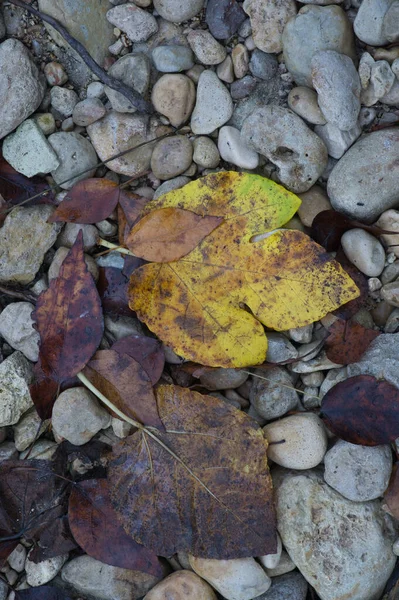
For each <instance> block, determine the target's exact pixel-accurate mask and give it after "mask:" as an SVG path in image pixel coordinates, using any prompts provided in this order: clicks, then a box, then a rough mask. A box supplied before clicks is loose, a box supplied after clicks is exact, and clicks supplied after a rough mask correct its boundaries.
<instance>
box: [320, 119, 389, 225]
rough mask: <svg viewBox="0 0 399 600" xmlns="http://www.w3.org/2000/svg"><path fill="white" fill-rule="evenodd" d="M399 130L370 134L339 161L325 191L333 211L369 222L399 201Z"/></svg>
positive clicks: (385, 130) (386, 130)
mask: <svg viewBox="0 0 399 600" xmlns="http://www.w3.org/2000/svg"><path fill="white" fill-rule="evenodd" d="M398 153H399V130H398V129H397V128H388V129H384V130H382V131H374V132H373V133H369V134H368V135H365V136H364V137H363V138H361V139H360V140H359V141H357V142H356V143H355V144H354V145H353V146H352V147H351V148H350V149H349V150H348V151H347V152H346V154H344V156H343V157H342V158H341V160H339V161H338V163H337V164H336V165H335V167H334V169H333V170H332V172H331V174H330V177H329V179H328V186H327V191H328V195H329V197H330V200H331V204H332V206H333V208H334V209H335V210H337V211H338V212H342V213H344V214H346V215H348V216H350V217H351V218H352V219H359V220H360V221H366V222H371V221H375V220H376V219H378V217H379V216H380V214H381V213H382V212H384V211H385V210H387V209H388V208H393V207H395V206H396V205H397V204H398V201H399V162H398Z"/></svg>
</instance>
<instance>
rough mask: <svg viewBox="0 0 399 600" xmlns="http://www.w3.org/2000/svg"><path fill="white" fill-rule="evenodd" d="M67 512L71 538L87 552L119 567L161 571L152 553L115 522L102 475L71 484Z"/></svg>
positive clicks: (162, 571)
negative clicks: (77, 483) (74, 484)
mask: <svg viewBox="0 0 399 600" xmlns="http://www.w3.org/2000/svg"><path fill="white" fill-rule="evenodd" d="M68 515H69V525H70V527H71V530H72V533H73V536H74V538H75V540H76V541H77V543H78V544H79V546H80V547H81V548H82V549H83V550H84V551H85V552H87V554H88V555H89V556H92V557H93V558H95V559H97V560H100V561H101V562H103V563H106V564H107V565H113V566H114V567H120V568H121V569H132V570H133V571H141V572H144V573H149V574H151V575H155V576H158V577H159V576H162V575H163V573H164V569H163V567H162V565H161V563H160V561H159V559H158V557H157V556H156V554H154V553H153V552H151V550H147V548H144V546H141V545H140V544H137V542H135V541H134V539H133V538H132V537H130V536H129V535H127V534H126V532H125V531H124V529H123V527H122V525H121V524H120V523H119V521H118V518H117V515H116V512H115V510H114V508H113V506H112V504H111V499H110V494H109V485H108V481H107V480H106V479H89V480H87V481H82V482H81V483H80V484H79V485H77V486H75V487H74V489H73V490H72V493H71V496H70V498H69V509H68Z"/></svg>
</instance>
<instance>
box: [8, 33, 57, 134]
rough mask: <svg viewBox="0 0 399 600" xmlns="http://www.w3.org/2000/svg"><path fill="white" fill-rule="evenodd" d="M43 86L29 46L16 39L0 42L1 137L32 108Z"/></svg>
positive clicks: (35, 104) (44, 86)
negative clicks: (26, 46)
mask: <svg viewBox="0 0 399 600" xmlns="http://www.w3.org/2000/svg"><path fill="white" fill-rule="evenodd" d="M45 90H46V84H45V79H44V76H43V75H41V74H40V73H39V71H38V69H37V67H36V65H35V63H34V62H33V58H32V55H31V54H30V52H29V50H28V49H27V48H25V46H24V45H23V44H22V43H21V42H20V41H18V40H15V39H9V40H6V41H5V42H3V43H2V44H0V106H1V118H0V139H1V138H3V137H4V136H6V135H7V134H8V133H10V132H11V131H13V130H14V129H15V128H16V127H18V125H20V124H21V123H22V121H24V120H25V119H26V118H27V117H29V116H30V115H31V114H32V113H33V112H35V110H36V109H37V108H38V106H39V105H40V103H41V101H42V100H43V96H44V92H45Z"/></svg>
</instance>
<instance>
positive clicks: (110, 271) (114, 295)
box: [97, 267, 134, 317]
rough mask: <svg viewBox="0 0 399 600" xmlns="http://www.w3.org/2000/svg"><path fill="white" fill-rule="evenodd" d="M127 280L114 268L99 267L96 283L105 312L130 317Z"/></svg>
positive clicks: (131, 313) (131, 312)
mask: <svg viewBox="0 0 399 600" xmlns="http://www.w3.org/2000/svg"><path fill="white" fill-rule="evenodd" d="M128 285H129V280H128V278H127V277H126V276H125V275H124V274H123V273H122V271H121V270H120V269H117V268H116V267H101V268H100V274H99V278H98V282H97V289H98V293H99V294H100V298H101V302H102V306H103V309H104V311H105V312H110V313H116V314H118V315H125V316H128V317H131V316H132V315H134V312H133V311H132V310H131V309H130V308H129V300H128V297H127V287H128Z"/></svg>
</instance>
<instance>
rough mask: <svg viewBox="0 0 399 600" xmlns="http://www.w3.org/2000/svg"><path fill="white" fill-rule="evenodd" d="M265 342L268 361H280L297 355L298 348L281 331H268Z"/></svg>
mask: <svg viewBox="0 0 399 600" xmlns="http://www.w3.org/2000/svg"><path fill="white" fill-rule="evenodd" d="M267 342H268V346H267V361H268V362H272V363H282V362H285V361H290V360H291V359H293V358H297V356H298V350H297V349H296V348H295V346H293V345H292V344H291V342H290V341H289V339H288V338H286V337H285V335H283V334H282V333H273V332H271V333H268V334H267Z"/></svg>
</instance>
